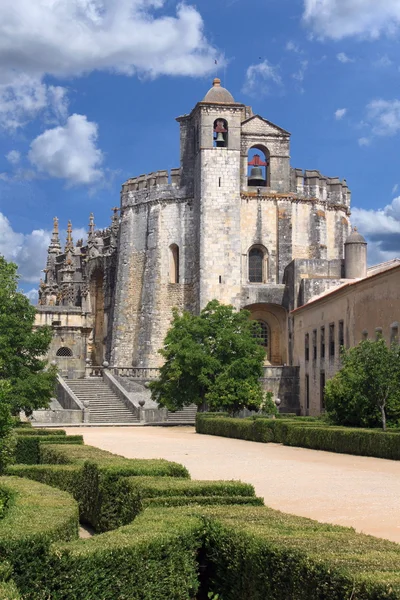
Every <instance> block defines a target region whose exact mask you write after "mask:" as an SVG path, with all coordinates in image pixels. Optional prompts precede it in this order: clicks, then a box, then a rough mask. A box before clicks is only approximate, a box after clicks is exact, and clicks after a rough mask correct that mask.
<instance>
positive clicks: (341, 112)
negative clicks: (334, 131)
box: [335, 108, 347, 121]
mask: <svg viewBox="0 0 400 600" xmlns="http://www.w3.org/2000/svg"><path fill="white" fill-rule="evenodd" d="M346 113H347V108H338V109H337V110H336V111H335V119H336V120H337V121H340V120H341V119H343V117H344V116H345V114H346Z"/></svg>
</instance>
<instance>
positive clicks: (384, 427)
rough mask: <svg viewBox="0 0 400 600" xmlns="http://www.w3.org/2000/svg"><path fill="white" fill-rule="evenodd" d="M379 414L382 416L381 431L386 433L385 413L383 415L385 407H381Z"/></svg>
mask: <svg viewBox="0 0 400 600" xmlns="http://www.w3.org/2000/svg"><path fill="white" fill-rule="evenodd" d="M381 414H382V429H383V431H386V413H385V405H384V404H383V405H382V406H381Z"/></svg>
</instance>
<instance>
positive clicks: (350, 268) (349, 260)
mask: <svg viewBox="0 0 400 600" xmlns="http://www.w3.org/2000/svg"><path fill="white" fill-rule="evenodd" d="M344 271H345V278H346V279H362V278H363V277H366V276H367V242H366V241H365V238H364V237H363V236H362V235H361V234H360V233H358V231H357V229H356V227H354V229H353V231H352V232H351V234H350V235H349V237H348V238H347V239H346V241H345V243H344Z"/></svg>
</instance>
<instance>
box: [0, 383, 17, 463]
mask: <svg viewBox="0 0 400 600" xmlns="http://www.w3.org/2000/svg"><path fill="white" fill-rule="evenodd" d="M9 392H10V384H9V383H8V381H4V380H3V381H1V380H0V475H1V474H2V473H4V471H5V468H6V467H7V465H9V464H10V463H12V462H13V460H14V452H15V445H16V438H15V435H14V434H13V427H14V419H13V418H12V416H11V410H10V406H9V405H8V404H7V402H6V401H5V400H6V398H7V396H8V394H9Z"/></svg>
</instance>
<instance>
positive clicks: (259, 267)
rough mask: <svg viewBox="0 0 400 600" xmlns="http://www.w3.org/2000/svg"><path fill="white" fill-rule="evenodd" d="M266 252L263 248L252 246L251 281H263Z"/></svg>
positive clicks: (250, 259)
mask: <svg viewBox="0 0 400 600" xmlns="http://www.w3.org/2000/svg"><path fill="white" fill-rule="evenodd" d="M265 255H266V253H265V251H263V250H262V249H261V248H252V249H251V250H250V252H249V281H250V283H263V282H264V279H265V276H264V270H265V265H264V262H265V261H264V257H265Z"/></svg>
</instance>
